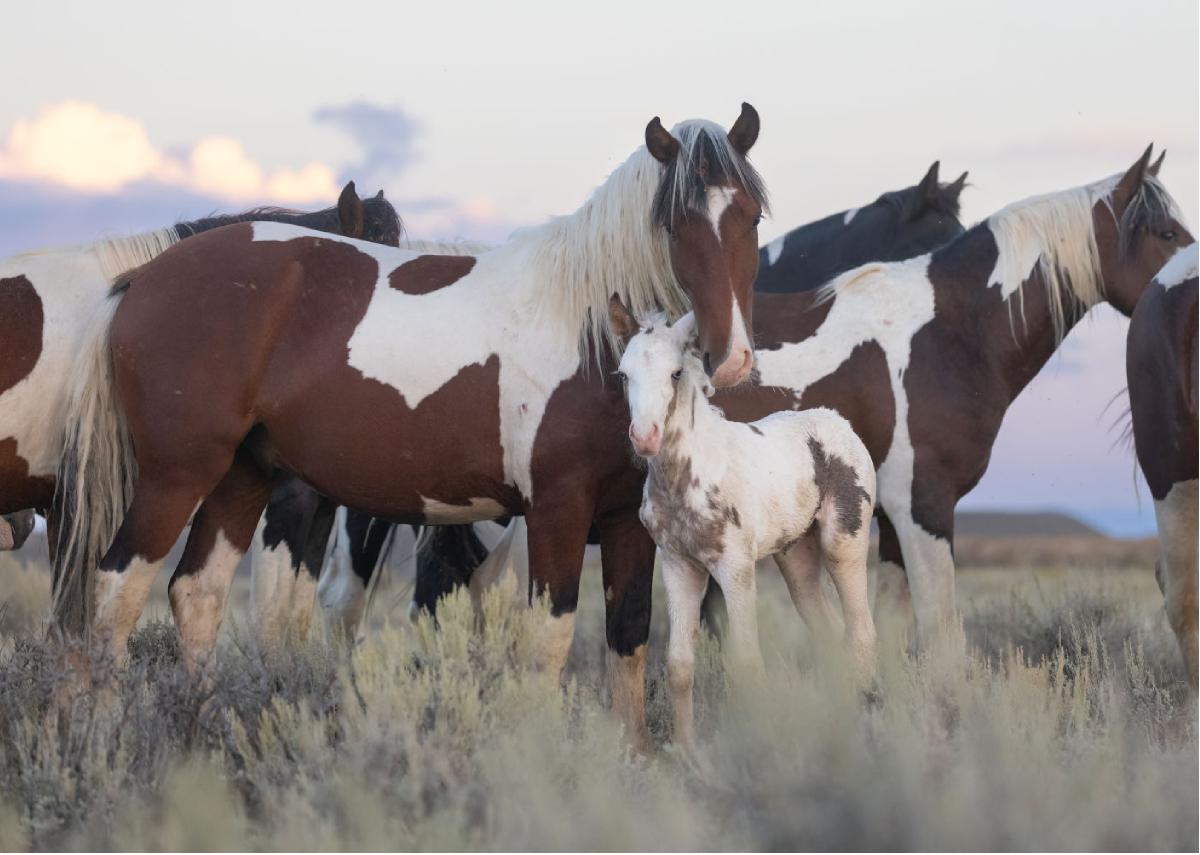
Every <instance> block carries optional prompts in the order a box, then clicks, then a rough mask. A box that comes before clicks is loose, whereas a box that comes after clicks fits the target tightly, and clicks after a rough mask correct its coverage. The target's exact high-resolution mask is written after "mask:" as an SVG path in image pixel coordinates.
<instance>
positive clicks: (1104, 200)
mask: <svg viewBox="0 0 1200 855" xmlns="http://www.w3.org/2000/svg"><path fill="white" fill-rule="evenodd" d="M1153 149H1154V146H1153V145H1151V146H1149V147H1148V148H1147V149H1146V151H1145V153H1144V154H1143V155H1142V156H1141V157H1140V158H1138V160H1137V162H1136V163H1134V164H1133V166H1131V167H1129V169H1128V170H1126V171H1125V173H1124V174H1123V175H1121V176H1120V177H1119V178H1115V179H1110V180H1109V182H1107V185H1108V186H1111V190H1110V191H1109V192H1108V193H1107V195H1104V196H1102V197H1101V199H1100V200H1099V201H1098V202H1097V203H1096V204H1095V206H1094V207H1093V212H1092V215H1093V220H1094V225H1095V233H1096V247H1097V255H1098V261H1099V263H1100V278H1101V282H1102V287H1103V291H1104V298H1105V299H1106V300H1107V301H1108V302H1109V303H1110V304H1111V305H1112V306H1113V307H1114V308H1116V309H1117V310H1118V311H1120V312H1121V313H1122V314H1124V315H1129V314H1132V312H1133V309H1134V306H1136V305H1137V301H1138V298H1139V297H1141V295H1142V292H1143V291H1145V290H1146V287H1147V285H1148V284H1149V283H1150V281H1151V280H1152V279H1153V278H1154V276H1155V274H1156V273H1158V271H1159V270H1161V269H1162V266H1163V265H1164V264H1166V263H1167V260H1168V259H1170V258H1171V256H1172V255H1174V254H1175V253H1176V252H1178V251H1179V250H1180V249H1182V248H1183V247H1185V246H1187V245H1188V244H1190V243H1193V242H1194V241H1195V238H1194V237H1193V236H1192V234H1191V232H1189V231H1188V228H1187V226H1186V225H1185V224H1184V223H1183V215H1182V214H1181V213H1180V212H1179V207H1178V205H1177V204H1176V203H1175V200H1174V199H1172V198H1171V195H1170V194H1169V193H1168V192H1167V190H1166V188H1165V187H1164V186H1163V185H1162V183H1161V182H1160V181H1159V180H1158V171H1159V169H1160V168H1161V167H1162V163H1163V158H1164V157H1165V156H1166V152H1163V153H1162V154H1161V155H1159V158H1158V160H1156V161H1154V162H1153V163H1151V162H1150V158H1151V155H1152V153H1153Z"/></svg>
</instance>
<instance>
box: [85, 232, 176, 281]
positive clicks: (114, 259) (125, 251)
mask: <svg viewBox="0 0 1200 855" xmlns="http://www.w3.org/2000/svg"><path fill="white" fill-rule="evenodd" d="M177 243H179V235H178V234H177V233H176V232H175V229H173V228H167V229H157V230H156V231H152V232H142V233H141V234H137V235H130V236H129V237H122V238H110V239H108V240H99V241H96V243H94V244H92V247H91V248H92V251H93V252H94V253H95V254H96V259H97V260H98V261H99V262H100V270H101V271H102V272H103V274H104V278H105V279H107V280H108V281H110V282H111V281H112V280H114V279H116V278H117V277H118V276H120V275H121V274H122V273H125V272H127V271H129V270H132V269H133V268H135V267H141V266H142V265H143V264H145V263H146V262H147V261H150V260H151V259H152V258H156V257H158V256H160V255H162V254H163V253H164V252H166V251H167V250H168V249H170V247H171V246H173V245H174V244H177Z"/></svg>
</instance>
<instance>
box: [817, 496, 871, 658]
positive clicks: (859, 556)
mask: <svg viewBox="0 0 1200 855" xmlns="http://www.w3.org/2000/svg"><path fill="white" fill-rule="evenodd" d="M869 514H870V511H869V510H868V511H867V512H866V514H864V518H863V519H862V520H861V521H860V526H859V527H858V528H857V529H856V530H854V531H847V530H845V529H844V528H843V527H842V521H841V520H840V519H839V516H840V515H838V514H829V515H828V519H827V520H826V521H825V522H823V523H822V524H821V527H820V531H821V557H822V559H823V562H824V564H825V568H826V569H827V570H828V571H829V575H830V577H831V578H832V579H833V584H834V587H836V588H837V592H838V599H840V600H841V601H842V616H843V617H844V618H845V621H846V642H847V644H848V645H849V647H850V653H851V655H852V656H853V657H854V661H855V664H856V666H857V668H858V675H859V677H862V678H869V677H872V676H874V674H875V670H876V638H875V621H874V619H872V617H871V604H870V602H869V600H868V598H867V556H868V553H869V552H870V549H871V538H870V528H869V525H870V516H869Z"/></svg>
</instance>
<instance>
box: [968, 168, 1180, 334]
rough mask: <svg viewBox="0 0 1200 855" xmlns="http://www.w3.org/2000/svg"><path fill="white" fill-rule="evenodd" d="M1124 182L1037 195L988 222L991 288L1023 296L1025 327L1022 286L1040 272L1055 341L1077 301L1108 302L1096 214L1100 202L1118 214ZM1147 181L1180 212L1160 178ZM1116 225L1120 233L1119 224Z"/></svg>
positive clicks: (1088, 304) (1112, 180) (1107, 180)
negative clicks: (992, 247) (1115, 201)
mask: <svg viewBox="0 0 1200 855" xmlns="http://www.w3.org/2000/svg"><path fill="white" fill-rule="evenodd" d="M1120 180H1121V175H1119V174H1118V175H1111V176H1109V177H1108V178H1105V179H1103V180H1102V181H1097V182H1095V183H1092V184H1087V185H1085V186H1083V187H1075V188H1072V189H1070V190H1060V191H1059V192H1057V193H1048V194H1046V195H1043V196H1034V197H1031V198H1029V199H1024V200H1022V201H1020V202H1014V203H1013V204H1011V205H1009V206H1007V207H1006V208H1003V209H1001V210H1000V211H997V212H996V213H995V214H992V215H991V216H990V217H988V218H987V221H986V222H987V225H988V228H990V229H991V231H992V235H993V236H994V237H995V239H996V248H997V250H998V254H997V257H996V266H995V268H994V269H993V270H992V274H991V276H989V277H988V285H989V287H990V286H993V285H999V286H1000V292H1001V294H1002V295H1003V296H1004V298H1005V299H1007V298H1008V297H1009V296H1011V295H1012V294H1013V293H1017V294H1018V295H1019V298H1018V299H1019V300H1020V306H1021V320H1022V323H1024V321H1025V293H1024V291H1023V290H1022V289H1021V285H1022V283H1023V282H1025V281H1026V280H1027V279H1029V277H1030V276H1031V275H1033V272H1034V270H1035V269H1036V270H1037V272H1038V273H1040V274H1041V281H1042V285H1043V287H1044V288H1045V291H1046V299H1047V303H1048V304H1049V307H1050V320H1051V322H1052V323H1053V325H1054V336H1055V340H1056V341H1061V340H1062V338H1063V336H1064V335H1066V332H1067V329H1068V323H1069V319H1068V313H1069V312H1070V311H1071V310H1072V305H1071V303H1070V300H1071V299H1072V298H1073V299H1074V300H1075V301H1078V302H1079V303H1080V304H1081V305H1082V306H1083V307H1084V309H1085V310H1086V309H1090V308H1091V307H1092V306H1094V305H1096V303H1098V302H1100V301H1101V300H1103V299H1104V281H1103V279H1102V278H1101V270H1100V250H1099V247H1098V246H1097V244H1096V224H1095V220H1094V218H1093V215H1092V212H1093V210H1094V209H1095V207H1096V205H1097V203H1103V204H1104V206H1105V207H1106V208H1108V210H1109V212H1110V213H1113V207H1112V193H1113V190H1115V189H1116V187H1117V184H1118V183H1119V182H1120ZM1145 181H1146V182H1147V184H1149V185H1150V187H1151V188H1152V189H1153V190H1154V192H1155V193H1156V195H1159V196H1160V198H1161V199H1163V200H1164V201H1165V202H1166V203H1167V205H1168V207H1169V208H1170V209H1171V210H1172V212H1173V213H1177V212H1178V206H1177V205H1176V204H1175V201H1174V199H1172V198H1171V196H1170V194H1169V193H1167V191H1166V189H1165V188H1164V187H1163V186H1162V184H1161V183H1160V182H1159V181H1158V179H1157V178H1154V177H1153V176H1150V175H1147V176H1146V177H1145ZM1181 218H1182V215H1180V216H1179V217H1177V219H1181ZM1114 219H1115V214H1114ZM1117 226H1118V229H1120V223H1117Z"/></svg>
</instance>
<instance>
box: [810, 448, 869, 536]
mask: <svg viewBox="0 0 1200 855" xmlns="http://www.w3.org/2000/svg"><path fill="white" fill-rule="evenodd" d="M808 450H809V452H810V453H811V454H812V459H813V480H814V481H816V484H817V493H818V495H819V496H820V498H821V504H822V505H824V504H825V503H826V502H827V501H828V502H832V503H833V505H834V507H835V508H837V520H838V526H839V527H841V529H842V531H844V532H845V533H846V534H857V533H858V530H859V529H860V528H862V503H863V502H866V503H867V504H868V505H869V504H870V503H871V494H870V493H868V492H867V491H866V490H865V489H863V486H862V485H861V484H859V483H858V473H857V472H855V471H854V467H853V466H851V465H850V464H849V463H847V462H846V461H844V460H842V459H841V458H840V457H838V456H837V455H835V454H826V453H825V446H823V445H822V444H821V441H820V440H819V439H817V438H816V437H809V439H808Z"/></svg>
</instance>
